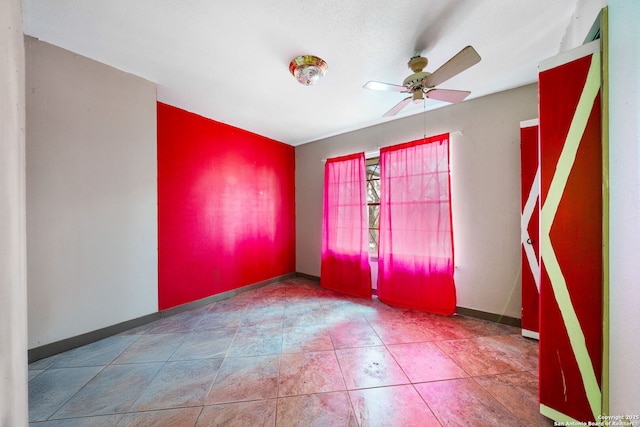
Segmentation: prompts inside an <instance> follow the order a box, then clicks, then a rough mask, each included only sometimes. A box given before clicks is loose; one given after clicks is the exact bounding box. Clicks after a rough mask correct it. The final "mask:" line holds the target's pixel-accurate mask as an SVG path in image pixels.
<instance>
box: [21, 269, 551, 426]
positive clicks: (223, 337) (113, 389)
mask: <svg viewBox="0 0 640 427" xmlns="http://www.w3.org/2000/svg"><path fill="white" fill-rule="evenodd" d="M537 355H538V346H537V342H536V341H533V340H529V339H526V338H523V337H521V336H520V330H519V329H518V328H514V327H510V326H505V325H500V324H496V323H491V322H486V321H482V320H477V319H471V318H467V317H462V316H454V317H442V316H435V315H429V314H425V313H421V312H416V311H411V310H404V309H397V308H393V307H389V306H387V305H384V304H382V303H381V302H379V301H378V300H377V299H375V298H374V299H373V300H372V301H364V300H359V299H355V298H350V297H346V296H343V295H340V294H337V293H335V292H331V291H328V290H325V289H322V288H320V287H319V286H318V285H317V284H315V283H314V282H311V281H308V280H305V279H301V278H293V279H288V280H284V281H281V282H278V283H274V284H271V285H268V286H266V287H263V288H260V289H257V290H254V291H250V292H245V293H243V294H240V295H238V296H235V297H233V298H231V299H227V300H224V301H220V302H217V303H213V304H210V305H208V306H206V307H202V308H199V309H195V310H191V311H188V312H184V313H181V314H178V315H175V316H172V317H167V318H164V319H161V320H158V321H156V322H154V323H150V324H148V325H145V326H143V327H140V328H137V329H134V330H130V331H127V332H125V333H122V334H120V335H117V336H113V337H110V338H107V339H104V340H102V341H99V342H95V343H93V344H89V345H86V346H84V347H81V348H77V349H75V350H71V351H68V352H66V353H62V354H59V355H56V356H52V357H49V358H47V359H43V360H40V361H37V362H34V363H32V364H30V366H29V417H30V422H31V425H32V426H64V427H68V426H91V427H95V426H98V427H99V426H118V427H124V426H171V427H180V426H190V427H192V426H251V427H253V426H275V425H277V426H305V427H306V426H321V427H333V426H384V427H388V426H402V427H407V426H474V427H478V426H509V427H513V426H547V425H553V423H552V422H551V421H550V420H548V419H546V418H544V417H542V416H541V415H539V414H538V410H537V395H538V384H537Z"/></svg>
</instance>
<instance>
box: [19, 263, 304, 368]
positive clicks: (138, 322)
mask: <svg viewBox="0 0 640 427" xmlns="http://www.w3.org/2000/svg"><path fill="white" fill-rule="evenodd" d="M297 275H298V274H297V273H287V274H284V275H282V276H278V277H273V278H271V279H267V280H263V281H261V282H257V283H253V284H251V285H247V286H243V287H241V288H238V289H234V290H231V291H226V292H222V293H219V294H216V295H211V296H209V297H206V298H202V299H199V300H196V301H192V302H188V303H186V304H181V305H179V306H176V307H171V308H168V309H166V310H162V311H157V312H155V313H150V314H147V315H144V316H141V317H137V318H135V319H131V320H127V321H124V322H121V323H118V324H115V325H111V326H107V327H104V328H101V329H96V330H95V331H90V332H87V333H84V334H81V335H76V336H73V337H70V338H65V339H62V340H60V341H56V342H53V343H50V344H45V345H42V346H40V347H34V348H32V349H29V350H28V352H27V353H28V360H29V363H33V362H35V361H38V360H40V359H44V358H46V357H50V356H55V355H56V354H59V353H64V352H65V351H69V350H73V349H74V348H77V347H82V346H83V345H87V344H91V343H93V342H96V341H100V340H102V339H105V338H109V337H111V336H113V335H118V334H121V333H123V332H126V331H128V330H129V329H133V328H138V327H140V326H144V325H146V324H148V323H151V322H154V321H156V320H159V319H161V318H165V317H169V316H174V315H176V314H179V313H183V312H185V311H187V310H193V309H195V308H200V307H204V306H205V305H208V304H211V303H214V302H217V301H222V300H225V299H228V298H231V297H234V296H236V295H238V294H241V293H243V292H248V291H252V290H254V289H258V288H261V287H263V286H267V285H270V284H271V283H275V282H278V281H281V280H286V279H291V278H293V277H296V276H297Z"/></svg>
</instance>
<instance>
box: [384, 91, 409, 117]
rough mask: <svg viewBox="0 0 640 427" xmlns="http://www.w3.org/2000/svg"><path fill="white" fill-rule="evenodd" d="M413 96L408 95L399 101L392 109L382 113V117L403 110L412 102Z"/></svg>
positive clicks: (393, 114)
mask: <svg viewBox="0 0 640 427" xmlns="http://www.w3.org/2000/svg"><path fill="white" fill-rule="evenodd" d="M411 98H412V97H411V96H407V97H406V98H405V99H403V100H402V101H400V102H398V103H397V104H396V105H395V106H394V107H393V108H392V109H391V110H389V111H387V112H386V113H384V114H383V115H382V117H391V116H395V115H396V114H398V113H399V112H400V110H402V109H403V108H404V107H405V106H406V105H407V104H408V103H409V102H411Z"/></svg>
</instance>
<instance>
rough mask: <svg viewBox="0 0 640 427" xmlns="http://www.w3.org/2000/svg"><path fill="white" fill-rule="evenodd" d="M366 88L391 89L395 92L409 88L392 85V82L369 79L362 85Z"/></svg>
mask: <svg viewBox="0 0 640 427" xmlns="http://www.w3.org/2000/svg"><path fill="white" fill-rule="evenodd" d="M362 87H363V88H365V89H373V90H390V91H394V92H406V91H407V88H406V87H404V86H399V85H392V84H391V83H382V82H374V81H369V82H367V83H365V85H364V86H362Z"/></svg>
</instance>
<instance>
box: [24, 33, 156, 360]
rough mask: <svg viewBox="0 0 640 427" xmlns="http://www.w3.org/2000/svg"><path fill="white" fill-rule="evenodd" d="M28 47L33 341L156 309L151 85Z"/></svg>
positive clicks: (37, 45) (33, 44)
mask: <svg viewBox="0 0 640 427" xmlns="http://www.w3.org/2000/svg"><path fill="white" fill-rule="evenodd" d="M25 46H26V88H27V90H26V94H27V95H26V103H27V116H26V123H27V149H26V168H27V277H28V307H29V308H28V314H29V348H33V347H38V346H41V345H44V344H49V343H52V342H55V341H58V340H61V339H65V338H69V337H73V336H76V335H80V334H82V333H85V332H89V331H93V330H96V329H100V328H103V327H106V326H110V325H114V324H117V323H120V322H123V321H126V320H130V319H133V318H136V317H140V316H143V315H146V314H149V313H153V312H155V311H157V309H158V293H157V283H158V273H157V271H158V268H157V267H158V262H157V241H158V237H157V228H158V227H157V186H156V179H157V167H156V86H155V84H154V83H151V82H149V81H146V80H144V79H142V78H140V77H136V76H133V75H131V74H127V73H124V72H121V71H118V70H116V69H114V68H111V67H109V66H106V65H104V64H100V63H98V62H95V61H92V60H89V59H87V58H84V57H82V56H79V55H77V54H74V53H72V52H69V51H66V50H63V49H60V48H58V47H55V46H52V45H50V44H47V43H44V42H41V41H38V40H36V39H33V38H26V44H25Z"/></svg>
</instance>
